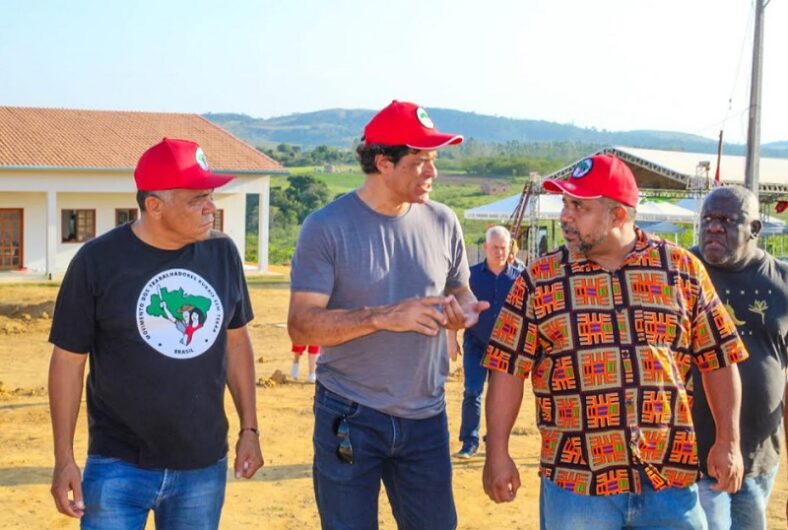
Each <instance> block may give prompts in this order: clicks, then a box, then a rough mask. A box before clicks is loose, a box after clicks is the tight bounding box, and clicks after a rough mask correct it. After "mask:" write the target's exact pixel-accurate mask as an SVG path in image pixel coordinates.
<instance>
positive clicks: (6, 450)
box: [0, 284, 788, 530]
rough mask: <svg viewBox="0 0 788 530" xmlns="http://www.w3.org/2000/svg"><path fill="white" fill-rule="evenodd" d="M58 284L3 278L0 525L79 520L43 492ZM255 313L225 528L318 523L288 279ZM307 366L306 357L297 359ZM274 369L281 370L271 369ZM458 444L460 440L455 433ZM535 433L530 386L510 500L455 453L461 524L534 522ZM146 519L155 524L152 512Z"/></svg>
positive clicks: (778, 498)
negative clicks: (247, 395) (250, 465)
mask: <svg viewBox="0 0 788 530" xmlns="http://www.w3.org/2000/svg"><path fill="white" fill-rule="evenodd" d="M56 293H57V289H56V288H54V287H52V286H50V285H46V284H42V285H21V284H20V285H15V284H14V285H10V284H4V285H0V528H3V529H24V530H28V529H31V528H35V529H38V528H45V529H49V528H77V527H78V524H77V522H76V520H73V519H69V518H67V517H65V516H63V515H60V514H58V513H57V511H56V510H55V507H54V504H53V503H52V500H51V498H50V495H49V484H50V479H51V468H52V463H53V457H52V436H51V430H50V425H49V406H48V402H47V400H48V397H47V392H46V380H47V367H48V362H49V355H50V352H51V345H49V344H48V343H47V336H48V332H49V326H50V315H51V311H52V306H53V301H54V298H55V296H56ZM251 295H252V302H253V305H254V309H255V314H256V318H255V320H254V321H253V322H252V323H251V324H250V332H251V335H252V340H253V344H254V348H255V358H256V359H258V362H257V363H256V370H257V378H258V381H259V383H258V389H257V390H258V392H257V406H258V415H259V418H260V426H261V429H262V443H263V453H264V456H265V460H266V465H265V467H264V468H263V469H262V470H260V471H259V472H258V473H257V475H256V476H255V477H254V478H253V479H252V480H249V481H245V480H236V479H234V478H233V477H232V475H231V474H229V475H228V477H229V479H228V487H227V497H226V501H225V506H224V511H223V514H222V523H221V527H222V528H227V529H235V528H266V529H296V528H297V529H301V528H308V529H312V528H319V526H320V524H319V519H318V515H317V510H316V509H315V503H314V498H313V494H312V480H311V474H312V464H311V461H312V443H311V431H312V411H311V406H312V394H313V391H314V387H313V386H312V385H310V384H307V383H306V382H304V381H303V377H302V380H301V381H298V382H294V381H292V379H290V377H289V375H287V376H286V375H283V374H289V367H290V362H291V356H290V342H289V339H288V337H287V331H286V329H285V320H286V315H287V304H288V298H289V291H288V289H287V286H276V285H273V286H272V285H265V284H260V285H256V284H255V285H252V286H251ZM302 363H303V364H304V366H303V367H302V372H305V371H306V366H305V364H306V360H305V359H304V360H302ZM277 372H278V373H277ZM462 390H463V389H462V377H461V375H460V374H459V373H455V375H454V376H453V377H451V378H450V380H449V382H448V383H447V399H448V410H449V426H450V429H451V433H452V437H453V438H456V436H457V433H458V431H459V420H460V404H461V401H462ZM226 409H227V411H228V417H229V419H230V423H231V428H230V432H231V433H233V432H236V431H237V427H238V425H237V423H238V422H237V418H236V417H235V414H234V411H233V407H232V401H231V399H230V397H229V394H228V396H227V400H226ZM453 443H454V450H456V449H458V448H459V447H458V445H459V443H458V442H456V441H455V442H453ZM86 444H87V421H86V418H85V407H84V404H83V407H82V413H81V415H80V418H79V423H78V426H77V435H76V441H75V451H76V454H77V455H78V457H77V458H78V460H79V461H80V462H81V461H84V457H85V451H86ZM539 447H540V440H539V434H538V432H537V430H536V428H535V426H534V406H533V399H532V397H531V395H530V391H529V392H528V393H527V395H526V398H525V403H524V404H523V407H522V411H521V414H520V418H519V419H518V421H517V424H516V426H515V434H514V435H513V436H512V441H511V452H512V455H513V456H514V458H515V461H516V462H517V464H518V466H519V469H520V473H521V478H522V481H523V486H522V488H521V489H520V491H519V493H518V495H517V498H516V499H515V501H514V502H512V503H511V504H506V505H496V504H494V503H493V502H491V501H490V500H488V499H487V497H486V496H485V494H484V492H483V491H482V487H481V471H482V466H483V463H484V460H483V457H476V458H473V459H470V460H467V461H457V462H455V465H454V494H455V500H456V504H457V511H458V515H459V521H460V523H459V528H461V529H469V530H470V529H488V528H510V529H536V528H538V476H537V473H536V470H537V464H538V455H539ZM784 473H785V472H784V471H781V472H780V475H779V477H778V478H777V483H776V486H775V491H774V494H773V495H772V500H771V503H770V505H769V523H770V528H786V519H785V499H786V496H787V495H788V484H786V481H785V475H784ZM380 520H381V521H380V527H381V528H383V529H394V528H396V525H395V524H394V521H393V519H392V517H391V514H390V511H389V507H388V505H387V501H386V500H385V494H382V495H381V501H380ZM148 528H153V524H152V522H150V521H149V524H148Z"/></svg>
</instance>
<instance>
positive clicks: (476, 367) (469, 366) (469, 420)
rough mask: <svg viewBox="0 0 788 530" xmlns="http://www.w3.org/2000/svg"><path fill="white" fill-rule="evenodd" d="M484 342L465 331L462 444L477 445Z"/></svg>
mask: <svg viewBox="0 0 788 530" xmlns="http://www.w3.org/2000/svg"><path fill="white" fill-rule="evenodd" d="M486 347H487V345H486V344H481V343H479V342H477V341H476V339H474V338H473V337H471V335H470V333H468V332H467V331H466V332H465V340H464V341H463V354H462V356H463V358H462V369H463V372H464V373H465V392H464V393H463V395H462V423H461V424H460V441H461V442H462V444H463V446H467V445H476V446H477V447H478V445H479V425H480V424H481V421H482V394H483V393H484V382H485V381H486V380H487V368H484V367H483V366H482V356H483V355H484V350H485V348H486Z"/></svg>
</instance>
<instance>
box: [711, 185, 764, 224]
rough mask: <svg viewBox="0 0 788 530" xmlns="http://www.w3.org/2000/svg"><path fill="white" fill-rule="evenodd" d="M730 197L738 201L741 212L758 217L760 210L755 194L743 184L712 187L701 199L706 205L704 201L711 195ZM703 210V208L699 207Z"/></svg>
mask: <svg viewBox="0 0 788 530" xmlns="http://www.w3.org/2000/svg"><path fill="white" fill-rule="evenodd" d="M720 196H721V197H730V198H731V199H734V200H736V201H737V202H738V204H739V206H740V208H741V210H742V212H745V213H747V214H749V215H750V216H751V217H753V218H754V219H758V217H759V212H760V205H759V204H758V198H757V197H756V196H755V194H754V193H753V192H752V191H751V190H749V189H747V188H745V187H744V186H738V185H733V186H723V187H721V188H714V189H713V190H711V193H709V194H708V195H706V199H704V201H703V206H706V203H707V202H708V201H709V199H711V198H712V197H720ZM701 211H703V208H701Z"/></svg>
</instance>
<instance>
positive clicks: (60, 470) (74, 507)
mask: <svg viewBox="0 0 788 530" xmlns="http://www.w3.org/2000/svg"><path fill="white" fill-rule="evenodd" d="M50 491H51V492H52V498H54V499H55V506H57V511H59V512H60V513H62V514H65V515H68V516H69V517H82V516H83V515H84V514H85V503H84V501H83V499H82V474H81V473H80V472H79V466H77V463H76V462H74V461H73V460H70V461H68V462H66V463H65V464H55V470H54V472H53V473H52V489H51V490H50ZM70 491H71V492H73V497H74V498H73V499H69V497H68V494H69V492H70Z"/></svg>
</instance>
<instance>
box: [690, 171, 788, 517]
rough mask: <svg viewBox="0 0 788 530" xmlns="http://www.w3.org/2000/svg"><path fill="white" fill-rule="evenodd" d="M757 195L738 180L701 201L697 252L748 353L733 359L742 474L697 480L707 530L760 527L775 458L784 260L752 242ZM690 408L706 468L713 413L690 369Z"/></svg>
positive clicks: (785, 328)
mask: <svg viewBox="0 0 788 530" xmlns="http://www.w3.org/2000/svg"><path fill="white" fill-rule="evenodd" d="M760 231H761V221H760V220H759V214H758V200H757V199H756V197H755V195H754V194H753V193H752V192H751V191H749V190H748V189H746V188H743V187H741V186H729V187H724V188H717V189H715V190H714V191H712V192H711V193H710V194H709V195H708V197H707V198H706V200H705V201H704V203H703V208H702V211H701V232H700V246H699V247H698V248H695V249H693V252H695V254H697V255H698V257H700V258H701V260H702V261H703V263H704V264H705V265H706V268H707V270H708V272H709V276H710V278H711V281H712V283H713V284H714V287H715V288H716V290H717V293H718V294H719V296H720V299H721V300H722V302H723V303H724V304H725V307H726V309H727V310H728V312H729V313H730V315H731V317H732V318H733V321H734V323H735V324H736V327H737V328H738V331H739V334H740V335H741V338H742V339H743V341H744V344H745V346H746V347H747V350H748V352H749V353H750V357H749V358H748V359H747V360H745V361H744V362H742V363H740V364H739V373H740V374H741V384H742V405H741V406H742V410H741V416H740V418H741V420H740V421H741V430H740V432H741V452H742V457H743V459H744V472H745V476H744V482H743V484H742V487H741V489H740V490H739V491H738V492H737V493H733V494H730V493H725V492H720V491H717V490H716V489H715V481H714V480H713V479H712V478H710V477H708V476H707V477H705V478H704V479H703V480H701V481H700V482H699V483H698V485H699V493H700V500H701V504H702V505H703V509H704V510H705V512H706V517H707V519H708V522H709V528H710V530H714V529H717V528H725V529H728V528H731V529H734V530H736V529H744V528H747V529H754V528H766V506H767V504H768V500H769V494H770V493H771V490H772V486H773V485H774V478H775V475H776V473H777V467H778V465H779V462H780V430H781V428H782V420H783V418H784V415H785V388H786V366H788V359H787V358H786V356H787V355H788V351H786V349H787V346H786V345H787V344H788V264H786V263H784V262H780V261H778V260H776V259H775V258H774V257H772V256H770V255H769V254H768V253H766V252H765V251H764V250H762V249H760V248H758V245H757V240H758V239H757V238H758V234H759V233H760ZM693 383H694V385H695V389H694V396H695V400H694V403H693V408H692V416H693V420H694V422H695V430H696V433H697V437H698V457H699V458H698V459H699V460H700V462H701V466H702V468H703V470H704V472H705V471H706V470H705V464H706V455H707V454H708V451H709V448H710V447H711V445H712V444H713V443H714V437H715V434H714V433H715V431H714V420H713V418H712V415H711V411H710V410H709V405H708V403H707V401H706V398H705V394H704V392H703V390H702V389H703V386H702V385H703V383H702V381H701V378H700V376H699V374H698V373H697V370H694V373H693Z"/></svg>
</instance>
